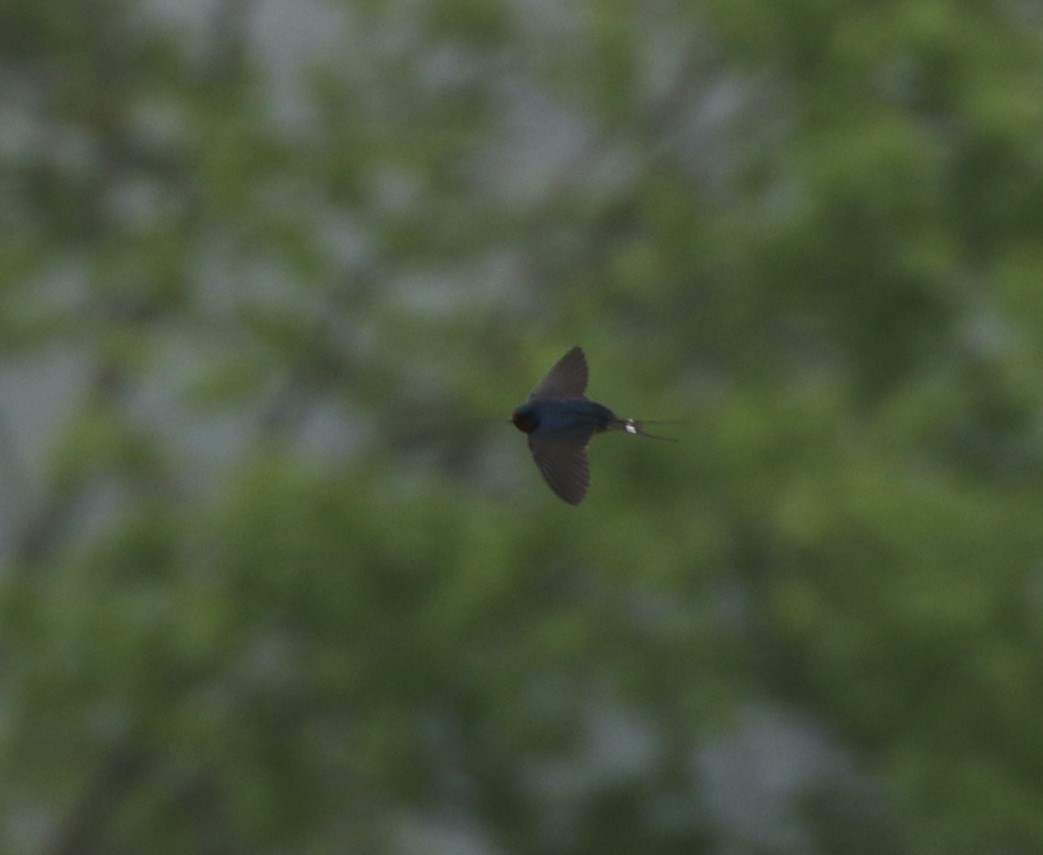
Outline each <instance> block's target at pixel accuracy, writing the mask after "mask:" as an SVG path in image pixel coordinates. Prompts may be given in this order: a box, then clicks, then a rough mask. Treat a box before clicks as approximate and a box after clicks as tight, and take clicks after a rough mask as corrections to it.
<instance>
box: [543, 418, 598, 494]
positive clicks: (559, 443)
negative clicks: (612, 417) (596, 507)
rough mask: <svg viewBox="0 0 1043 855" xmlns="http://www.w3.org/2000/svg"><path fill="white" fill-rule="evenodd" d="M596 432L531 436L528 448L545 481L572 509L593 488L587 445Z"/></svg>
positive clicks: (589, 430) (591, 430) (585, 431)
mask: <svg viewBox="0 0 1043 855" xmlns="http://www.w3.org/2000/svg"><path fill="white" fill-rule="evenodd" d="M592 435H593V429H587V428H582V429H577V430H569V431H555V432H554V433H542V432H540V431H533V432H532V433H530V434H529V448H530V449H531V450H532V456H533V458H534V459H535V460H536V465H537V466H538V467H539V468H540V474H542V475H543V480H544V481H546V482H547V486H548V487H550V488H551V489H552V490H553V491H554V492H555V493H557V494H558V496H560V497H561V498H562V499H564V500H565V501H566V502H568V503H569V504H570V505H578V504H579V503H580V502H582V501H583V497H584V496H586V495H587V487H589V486H590V466H589V465H588V463H587V444H588V443H589V442H590V437H591V436H592Z"/></svg>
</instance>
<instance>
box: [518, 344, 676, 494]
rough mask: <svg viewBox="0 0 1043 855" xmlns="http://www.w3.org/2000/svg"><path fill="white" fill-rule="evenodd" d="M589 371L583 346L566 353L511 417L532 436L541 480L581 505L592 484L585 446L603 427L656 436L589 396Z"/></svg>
mask: <svg viewBox="0 0 1043 855" xmlns="http://www.w3.org/2000/svg"><path fill="white" fill-rule="evenodd" d="M589 374H590V372H589V370H588V368H587V360H586V357H585V356H584V355H583V350H582V348H579V347H574V348H572V350H570V351H569V352H568V353H566V354H565V355H564V356H563V357H561V359H559V360H558V362H557V363H556V364H555V366H554V367H553V368H552V369H551V370H550V372H549V373H548V374H547V376H546V377H544V378H543V379H542V380H541V381H540V383H539V385H538V386H537V387H536V388H535V389H533V391H532V394H531V395H529V400H528V401H526V402H525V403H524V404H522V405H521V406H520V407H518V409H516V410H515V411H514V412H513V413H512V414H511V421H512V422H513V423H514V426H515V427H516V428H518V430H520V431H521V432H522V433H525V434H528V437H529V450H530V451H531V452H532V456H533V459H534V460H535V461H536V465H537V466H538V467H539V469H540V474H542V475H543V480H544V481H546V482H547V486H549V487H550V488H551V489H552V490H553V491H554V492H555V493H556V494H557V495H558V496H559V497H561V498H562V499H564V500H565V501H566V502H568V503H569V504H570V505H578V504H579V503H580V502H582V501H583V497H584V496H586V495H587V488H588V487H589V486H590V466H589V465H588V463H587V446H588V445H589V444H590V440H591V437H593V436H594V434H596V433H604V432H605V431H621V432H622V433H629V434H633V435H635V436H648V437H653V438H655V439H663V438H664V437H656V436H655V435H654V434H650V433H648V432H647V431H646V430H645V427H644V423H643V422H639V421H637V420H636V419H621V418H619V417H617V416H616V414H615V413H613V412H612V410H610V409H609V408H608V407H606V406H604V405H603V404H597V403H595V402H594V401H590V400H587V397H586V395H585V394H584V392H585V391H586V388H587V378H588V376H589Z"/></svg>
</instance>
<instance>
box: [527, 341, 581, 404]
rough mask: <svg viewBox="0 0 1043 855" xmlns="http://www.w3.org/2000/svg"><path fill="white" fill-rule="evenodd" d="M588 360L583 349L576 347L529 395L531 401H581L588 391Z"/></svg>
mask: <svg viewBox="0 0 1043 855" xmlns="http://www.w3.org/2000/svg"><path fill="white" fill-rule="evenodd" d="M588 375H589V371H588V369H587V359H586V357H585V356H584V355H583V349H582V348H580V347H574V348H572V350H570V351H569V352H568V353H566V354H565V355H564V356H563V357H561V359H559V360H558V361H557V363H556V364H555V365H554V367H553V368H552V369H551V370H550V371H549V372H547V376H546V377H544V378H543V379H542V380H541V381H540V383H539V385H538V386H537V387H536V388H535V389H533V390H532V394H531V395H529V400H530V401H536V400H539V399H543V400H548V399H550V400H554V399H557V400H561V399H570V398H571V399H580V398H583V393H584V392H585V391H586V389H587V377H588Z"/></svg>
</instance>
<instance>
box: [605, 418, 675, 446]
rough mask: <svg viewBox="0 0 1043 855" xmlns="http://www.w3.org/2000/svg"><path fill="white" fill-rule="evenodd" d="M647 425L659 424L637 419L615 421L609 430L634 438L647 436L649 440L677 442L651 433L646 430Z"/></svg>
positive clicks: (672, 438) (610, 423)
mask: <svg viewBox="0 0 1043 855" xmlns="http://www.w3.org/2000/svg"><path fill="white" fill-rule="evenodd" d="M646 424H657V422H648V421H638V420H637V419H613V420H612V421H611V422H609V425H608V429H609V430H613V431H620V432H621V433H629V434H631V435H632V436H647V437H648V438H649V439H665V440H666V441H667V442H677V440H676V439H675V438H674V437H672V436H661V435H659V434H656V433H649V432H648V431H647V430H646V429H645V425H646Z"/></svg>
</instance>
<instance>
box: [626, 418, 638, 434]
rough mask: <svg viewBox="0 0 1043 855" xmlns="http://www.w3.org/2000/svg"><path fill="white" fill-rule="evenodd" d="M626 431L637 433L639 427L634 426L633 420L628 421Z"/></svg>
mask: <svg viewBox="0 0 1043 855" xmlns="http://www.w3.org/2000/svg"><path fill="white" fill-rule="evenodd" d="M626 431H627V433H637V425H636V424H634V420H633V419H627V425H626Z"/></svg>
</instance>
